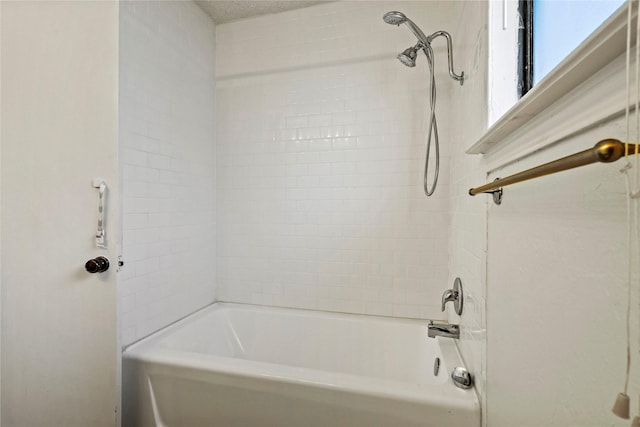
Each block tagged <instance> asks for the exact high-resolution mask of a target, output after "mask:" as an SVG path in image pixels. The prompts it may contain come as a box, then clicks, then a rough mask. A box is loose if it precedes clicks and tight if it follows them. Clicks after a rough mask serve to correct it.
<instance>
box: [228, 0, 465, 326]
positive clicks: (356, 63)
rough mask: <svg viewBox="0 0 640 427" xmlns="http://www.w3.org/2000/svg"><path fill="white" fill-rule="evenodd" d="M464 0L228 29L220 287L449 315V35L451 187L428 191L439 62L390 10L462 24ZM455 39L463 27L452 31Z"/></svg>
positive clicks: (286, 301)
mask: <svg viewBox="0 0 640 427" xmlns="http://www.w3.org/2000/svg"><path fill="white" fill-rule="evenodd" d="M458 7H459V5H458V4H457V2H335V3H329V4H325V5H320V6H314V7H309V8H306V9H302V10H297V11H292V12H287V13H282V14H278V15H271V16H265V17H260V18H256V19H249V20H244V21H238V22H232V23H228V24H223V25H219V26H217V29H216V56H217V61H216V62H217V68H216V79H217V90H216V96H217V116H216V120H217V174H218V175H217V179H218V186H217V197H218V199H217V200H218V205H217V220H218V235H217V239H218V241H217V242H218V245H217V248H218V251H217V259H218V271H217V297H218V299H220V300H223V301H235V302H245V303H257V304H269V305H278V306H290V307H301V308H312V309H323V310H335V311H345V312H353V313H368V314H377V315H389V316H401V317H418V318H427V317H429V318H441V317H442V316H443V314H442V313H441V311H440V297H441V295H442V292H443V291H444V290H445V289H447V288H448V287H449V286H448V285H449V283H448V282H447V279H448V248H449V244H448V231H449V218H450V214H449V188H448V183H449V182H448V181H449V179H448V175H449V167H448V163H449V162H448V153H449V147H448V145H449V141H448V135H449V134H450V132H451V129H450V122H449V120H448V116H449V113H450V111H449V104H448V97H449V91H450V90H455V89H456V88H459V85H458V83H456V82H453V81H452V80H451V79H450V78H449V77H448V75H447V72H446V49H445V43H444V42H443V41H442V42H440V41H437V42H435V43H434V47H435V51H436V52H435V53H436V70H437V76H436V78H437V81H438V91H439V93H438V95H439V96H438V110H437V111H438V119H439V120H438V124H439V131H440V139H441V142H442V144H441V147H440V149H441V155H442V159H441V164H440V169H441V170H440V179H439V186H438V189H437V190H436V193H435V196H433V197H431V198H427V197H425V195H424V194H423V190H422V169H423V165H424V154H425V135H426V132H427V121H426V117H427V113H428V105H427V100H428V97H427V93H428V78H427V70H428V67H427V64H426V61H425V58H424V57H422V55H421V57H420V58H419V64H418V66H416V67H415V68H406V67H404V66H403V65H401V64H400V63H399V62H398V61H397V60H396V58H395V57H396V55H397V54H398V53H399V52H401V51H402V50H404V49H405V48H407V47H408V46H411V45H413V44H415V42H416V40H415V37H414V36H413V34H412V33H411V32H410V31H409V30H408V29H407V28H405V27H404V26H402V27H400V28H398V27H396V26H391V25H387V24H385V23H384V22H383V21H382V15H383V14H384V13H385V12H387V11H389V10H400V11H403V12H404V13H406V14H407V15H408V16H409V17H411V18H412V19H413V20H414V21H415V22H416V23H418V24H419V25H420V26H422V28H423V29H424V31H425V32H427V33H430V32H432V31H436V30H440V29H444V30H448V31H451V32H453V31H454V29H455V28H456V25H455V24H454V18H455V17H456V16H457V14H458V11H457V8H458ZM452 35H453V36H454V38H455V34H452Z"/></svg>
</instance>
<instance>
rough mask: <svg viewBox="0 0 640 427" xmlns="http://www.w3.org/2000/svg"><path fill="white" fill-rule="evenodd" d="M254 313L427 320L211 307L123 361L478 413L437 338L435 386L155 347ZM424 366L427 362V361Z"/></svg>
mask: <svg viewBox="0 0 640 427" xmlns="http://www.w3.org/2000/svg"><path fill="white" fill-rule="evenodd" d="M234 308H236V309H241V310H250V311H253V310H258V311H269V312H273V311H275V312H284V313H288V314H292V313H297V314H304V315H320V316H321V317H332V318H352V319H353V318H355V319H364V318H366V319H367V321H382V322H394V323H409V324H412V325H414V326H415V325H417V324H422V325H423V326H424V329H425V334H424V339H425V340H427V339H432V338H428V337H427V335H426V327H427V324H428V320H423V319H411V318H395V317H390V316H376V315H368V314H353V313H342V312H333V311H320V310H310V309H299V308H287V307H272V306H264V305H254V304H243V303H230V302H221V301H218V302H214V303H211V304H208V305H207V306H205V307H202V308H201V309H199V310H197V311H196V312H194V313H192V314H190V315H188V316H185V317H183V318H182V319H180V320H178V321H176V322H173V323H172V324H170V325H168V326H166V327H165V328H162V329H160V330H158V331H156V332H154V333H153V334H151V335H148V336H146V337H145V338H142V339H140V340H138V341H136V342H135V343H132V344H130V345H128V346H127V347H126V348H125V349H124V350H123V359H126V360H130V361H135V362H137V363H147V364H150V365H151V371H155V370H156V369H154V368H153V367H154V366H159V365H161V366H164V367H167V366H171V367H176V368H180V369H184V370H187V372H194V371H197V372H199V371H207V372H216V373H220V374H224V375H231V376H236V377H240V378H245V379H250V378H257V379H260V380H265V381H276V382H279V383H282V384H291V385H307V386H313V387H318V388H322V389H327V390H336V391H345V392H351V393H358V394H364V395H368V396H374V397H381V398H389V399H394V400H404V401H409V402H413V403H420V404H426V405H443V406H446V407H450V408H452V409H459V410H472V411H474V410H477V411H478V414H479V413H480V404H479V399H478V396H477V392H476V390H475V387H473V388H471V389H468V390H462V389H460V388H457V387H455V386H454V385H453V382H452V380H451V379H450V378H449V375H450V372H449V371H451V370H452V369H453V367H455V366H465V364H464V360H463V359H462V356H461V354H460V351H459V349H458V348H457V345H456V343H455V342H454V340H453V339H448V338H442V337H437V338H436V342H437V345H438V347H439V349H440V352H441V353H442V360H441V362H442V364H441V367H440V374H439V375H441V376H442V375H443V376H446V377H445V378H444V379H443V380H441V381H439V382H438V383H436V384H430V383H429V384H427V383H414V382H405V381H399V380H392V379H383V378H375V377H370V376H363V375H355V374H350V373H343V372H333V371H327V370H320V369H314V368H307V367H297V366H290V365H283V364H277V363H271V362H263V361H258V360H251V359H241V358H233V357H227V356H219V355H213V354H203V353H198V352H193V351H186V350H184V351H181V350H178V349H168V348H159V347H155V348H154V345H155V344H157V343H158V342H160V341H162V340H163V339H164V338H165V337H167V336H170V335H171V334H172V333H174V332H178V331H179V330H180V329H181V328H182V327H184V326H185V325H188V324H189V323H191V322H194V321H197V320H198V319H199V318H201V317H203V316H205V315H207V314H208V313H209V312H211V311H213V310H224V309H234ZM425 363H431V361H429V362H425Z"/></svg>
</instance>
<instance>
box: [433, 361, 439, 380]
mask: <svg viewBox="0 0 640 427" xmlns="http://www.w3.org/2000/svg"><path fill="white" fill-rule="evenodd" d="M439 373H440V358H439V357H436V360H434V361H433V376H435V377H437V376H438V374H439Z"/></svg>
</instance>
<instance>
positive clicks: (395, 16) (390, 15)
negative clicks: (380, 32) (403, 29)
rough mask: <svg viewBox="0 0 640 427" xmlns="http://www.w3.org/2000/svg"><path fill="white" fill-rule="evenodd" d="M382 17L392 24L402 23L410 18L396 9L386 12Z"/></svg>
mask: <svg viewBox="0 0 640 427" xmlns="http://www.w3.org/2000/svg"><path fill="white" fill-rule="evenodd" d="M382 19H383V20H384V22H386V23H387V24H390V25H400V24H402V23H404V22H407V20H408V18H407V17H406V16H405V14H404V13H402V12H397V11H395V10H392V11H391V12H387V13H385V14H384V16H383V17H382Z"/></svg>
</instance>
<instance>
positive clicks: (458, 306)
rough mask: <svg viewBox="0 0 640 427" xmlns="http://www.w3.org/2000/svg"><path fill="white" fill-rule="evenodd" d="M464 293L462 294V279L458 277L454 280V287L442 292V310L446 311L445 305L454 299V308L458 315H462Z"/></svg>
mask: <svg viewBox="0 0 640 427" xmlns="http://www.w3.org/2000/svg"><path fill="white" fill-rule="evenodd" d="M463 298H464V296H463V294H462V280H460V278H459V277H456V280H454V281H453V289H447V290H446V291H444V293H443V294H442V311H444V308H445V307H444V306H445V304H446V303H448V302H449V301H453V308H454V309H455V311H456V314H457V315H458V316H461V315H462V303H463Z"/></svg>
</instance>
